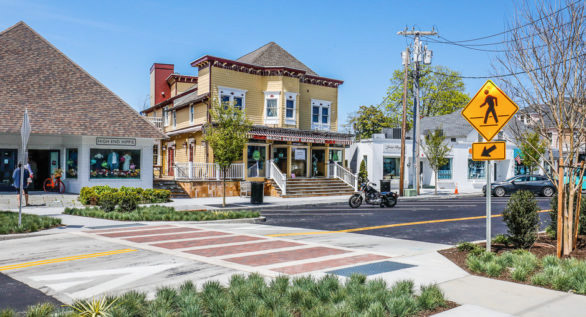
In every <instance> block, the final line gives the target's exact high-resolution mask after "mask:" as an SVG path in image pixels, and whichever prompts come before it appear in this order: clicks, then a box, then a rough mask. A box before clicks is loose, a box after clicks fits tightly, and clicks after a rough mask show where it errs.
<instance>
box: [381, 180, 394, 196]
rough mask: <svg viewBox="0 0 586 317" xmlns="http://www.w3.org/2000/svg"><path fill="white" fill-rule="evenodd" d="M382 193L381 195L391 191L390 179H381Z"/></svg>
mask: <svg viewBox="0 0 586 317" xmlns="http://www.w3.org/2000/svg"><path fill="white" fill-rule="evenodd" d="M380 191H381V193H382V192H390V191H391V180H390V179H381V180H380Z"/></svg>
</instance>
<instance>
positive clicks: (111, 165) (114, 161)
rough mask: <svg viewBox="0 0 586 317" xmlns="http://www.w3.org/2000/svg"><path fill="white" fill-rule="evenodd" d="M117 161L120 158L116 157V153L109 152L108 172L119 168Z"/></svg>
mask: <svg viewBox="0 0 586 317" xmlns="http://www.w3.org/2000/svg"><path fill="white" fill-rule="evenodd" d="M119 159H120V158H119V157H118V153H116V152H110V154H108V168H109V169H110V171H112V170H116V169H118V168H119V163H118V160H119Z"/></svg>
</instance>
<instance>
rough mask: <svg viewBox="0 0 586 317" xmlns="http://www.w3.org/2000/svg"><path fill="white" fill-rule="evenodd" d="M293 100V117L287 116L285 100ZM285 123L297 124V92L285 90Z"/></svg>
mask: <svg viewBox="0 0 586 317" xmlns="http://www.w3.org/2000/svg"><path fill="white" fill-rule="evenodd" d="M290 100H291V101H293V117H287V101H290ZM285 124H291V125H296V124H297V93H296V92H285Z"/></svg>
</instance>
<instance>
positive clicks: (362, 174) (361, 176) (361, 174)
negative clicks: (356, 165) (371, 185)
mask: <svg viewBox="0 0 586 317" xmlns="http://www.w3.org/2000/svg"><path fill="white" fill-rule="evenodd" d="M367 179H368V170H367V169H366V160H362V162H360V170H359V171H358V181H359V182H366V180H367Z"/></svg>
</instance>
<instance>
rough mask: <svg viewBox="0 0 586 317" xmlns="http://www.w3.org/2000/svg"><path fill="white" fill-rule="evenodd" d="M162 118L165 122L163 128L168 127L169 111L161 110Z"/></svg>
mask: <svg viewBox="0 0 586 317" xmlns="http://www.w3.org/2000/svg"><path fill="white" fill-rule="evenodd" d="M163 118H164V121H165V126H166V127H168V126H169V111H168V110H167V109H166V108H163Z"/></svg>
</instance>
